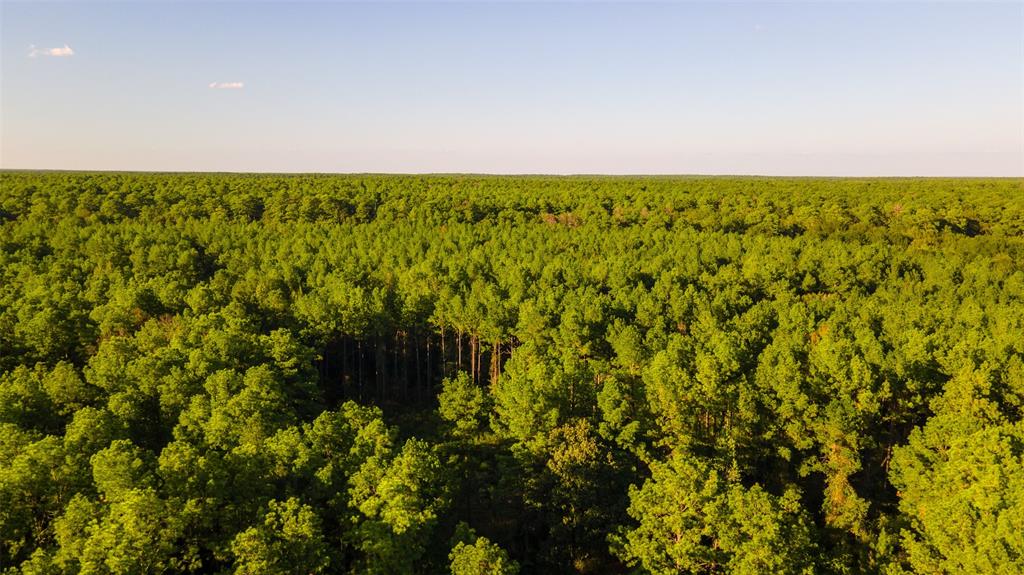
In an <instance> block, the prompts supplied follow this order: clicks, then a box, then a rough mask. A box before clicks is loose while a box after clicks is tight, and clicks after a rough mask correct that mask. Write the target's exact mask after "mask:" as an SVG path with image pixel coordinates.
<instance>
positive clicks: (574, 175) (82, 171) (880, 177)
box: [0, 168, 1024, 181]
mask: <svg viewBox="0 0 1024 575" xmlns="http://www.w3.org/2000/svg"><path fill="white" fill-rule="evenodd" d="M0 172H55V173H67V174H76V173H78V174H182V175H184V174H209V175H254V176H258V175H266V176H410V177H415V176H419V177H424V176H431V177H454V176H462V177H465V176H479V177H493V178H515V177H533V178H773V179H823V180H828V179H831V180H843V179H849V180H854V179H872V180H907V179H915V180H920V179H931V180H1022V181H1024V174H1021V175H1014V176H978V175H973V176H964V175H898V176H894V175H868V174H844V175H829V176H825V175H813V174H774V175H768V174H755V173H685V172H676V173H670V172H662V173H658V172H628V173H624V172H620V173H600V172H327V171H308V172H279V171H238V170H111V169H64V168H0Z"/></svg>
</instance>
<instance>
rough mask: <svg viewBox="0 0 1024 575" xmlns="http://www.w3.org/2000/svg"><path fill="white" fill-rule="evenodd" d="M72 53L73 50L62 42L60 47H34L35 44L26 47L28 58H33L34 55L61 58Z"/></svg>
mask: <svg viewBox="0 0 1024 575" xmlns="http://www.w3.org/2000/svg"><path fill="white" fill-rule="evenodd" d="M74 55H75V51H74V50H72V49H71V46H68V45H67V44H64V46H63V47H62V48H36V46H35V44H33V45H31V46H29V47H28V57H29V58H35V57H36V56H56V57H58V58H61V57H66V56H74Z"/></svg>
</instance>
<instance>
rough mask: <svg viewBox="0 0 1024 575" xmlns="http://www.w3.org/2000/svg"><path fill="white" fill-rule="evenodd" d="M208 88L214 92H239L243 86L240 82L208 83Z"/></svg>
mask: <svg viewBox="0 0 1024 575" xmlns="http://www.w3.org/2000/svg"><path fill="white" fill-rule="evenodd" d="M210 87H211V88H213V89H214V90H241V89H242V88H244V87H245V84H244V83H242V82H210Z"/></svg>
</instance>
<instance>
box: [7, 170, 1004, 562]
mask: <svg viewBox="0 0 1024 575" xmlns="http://www.w3.org/2000/svg"><path fill="white" fill-rule="evenodd" d="M0 572H3V573H27V574H57V573H83V574H85V573H117V574H136V573H138V574H142V573H229V572H231V573H244V574H257V573H259V574H263V573H268V574H278V573H280V574H300V573H301V574H305V573H379V574H403V573H454V574H457V575H471V574H472V575H480V574H492V573H493V574H511V573H524V574H525V573H573V572H579V573H595V574H596V573H634V572H635V573H654V574H659V575H660V574H676V573H693V574H718V573H737V574H750V575H754V574H765V573H801V574H802V573H823V574H828V573H837V574H838V573H849V574H854V573H878V574H885V575H898V574H905V573H935V574H937V573H964V574H967V573H1001V574H1013V573H1022V572H1024V181H1021V180H1016V179H806V178H755V177H750V178H700V177H590V176H579V177H548V176H532V177H500V176H473V175H465V176H460V175H450V176H447V175H446V176H440V175H439V176H386V175H345V176H341V175H238V174H144V173H63V172H52V173H39V172H10V171H6V172H0Z"/></svg>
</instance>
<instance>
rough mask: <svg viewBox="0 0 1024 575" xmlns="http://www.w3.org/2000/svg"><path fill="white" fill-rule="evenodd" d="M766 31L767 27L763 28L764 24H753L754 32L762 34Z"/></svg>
mask: <svg viewBox="0 0 1024 575" xmlns="http://www.w3.org/2000/svg"><path fill="white" fill-rule="evenodd" d="M767 29H768V27H767V26H765V25H764V24H760V23H758V24H754V32H764V31H765V30H767Z"/></svg>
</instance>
